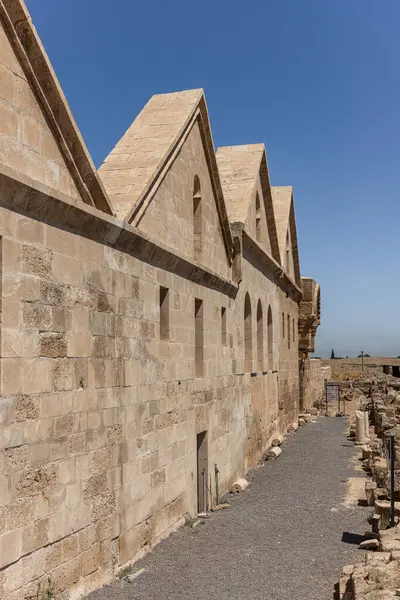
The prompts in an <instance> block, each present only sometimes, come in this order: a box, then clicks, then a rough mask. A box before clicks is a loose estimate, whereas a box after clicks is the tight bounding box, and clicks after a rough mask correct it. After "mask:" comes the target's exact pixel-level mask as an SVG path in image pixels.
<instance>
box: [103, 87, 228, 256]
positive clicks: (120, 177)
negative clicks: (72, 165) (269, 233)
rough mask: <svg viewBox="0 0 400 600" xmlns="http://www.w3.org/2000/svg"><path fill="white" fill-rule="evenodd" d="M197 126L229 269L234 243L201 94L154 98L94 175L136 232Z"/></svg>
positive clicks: (117, 210) (197, 91)
mask: <svg viewBox="0 0 400 600" xmlns="http://www.w3.org/2000/svg"><path fill="white" fill-rule="evenodd" d="M196 122H197V123H198V124H199V128H200V133H201V137H202V143H203V148H204V152H205V156H206V160H207V165H208V169H209V173H210V177H211V180H212V187H213V193H214V197H215V200H216V206H217V211H218V216H219V221H220V226H221V231H222V235H223V239H224V244H225V249H226V253H227V256H228V259H229V262H230V263H231V261H232V257H233V240H232V234H231V230H230V226H229V220H228V215H227V212H226V207H225V202H224V198H223V194H222V188H221V183H220V180H219V174H218V168H217V163H216V159H215V151H214V144H213V140H212V136H211V129H210V124H209V119H208V112H207V106H206V102H205V98H204V93H203V90H202V89H199V90H188V91H183V92H175V93H172V94H158V95H155V96H153V97H152V98H151V99H150V101H149V102H148V103H147V104H146V106H145V107H144V109H143V110H142V111H141V113H140V114H139V115H138V117H137V118H136V120H135V121H134V122H133V123H132V125H131V126H130V127H129V129H128V131H127V132H126V133H125V135H124V136H123V137H122V138H121V139H120V140H119V142H118V143H117V145H116V146H115V148H114V149H113V150H112V152H111V153H110V154H109V155H108V156H107V158H106V159H105V160H104V162H103V164H102V165H101V167H100V169H99V174H100V176H101V178H102V181H103V183H104V186H105V188H106V190H107V192H108V194H109V195H110V197H111V199H112V202H113V205H114V207H115V210H116V212H117V214H118V217H119V218H121V219H124V220H126V221H128V222H129V223H132V224H133V225H135V226H139V227H140V222H141V220H142V219H143V216H144V214H145V213H146V210H147V208H148V206H149V205H150V203H151V201H152V198H153V196H154V194H155V192H156V190H157V189H158V187H159V186H160V185H161V183H162V181H163V179H164V178H165V176H166V174H167V172H168V170H169V168H170V167H171V165H172V164H173V162H174V160H175V159H176V157H177V155H178V153H179V150H180V148H181V147H182V144H183V143H184V141H185V139H186V137H187V136H188V135H189V132H190V131H191V129H192V127H193V125H194V124H195V123H196Z"/></svg>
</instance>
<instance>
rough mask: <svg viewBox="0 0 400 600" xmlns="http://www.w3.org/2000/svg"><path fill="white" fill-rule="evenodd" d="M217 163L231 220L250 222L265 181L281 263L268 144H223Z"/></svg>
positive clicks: (266, 204) (273, 239)
mask: <svg viewBox="0 0 400 600" xmlns="http://www.w3.org/2000/svg"><path fill="white" fill-rule="evenodd" d="M217 164H218V169H219V172H220V177H221V184H222V189H223V193H224V198H225V202H226V207H227V211H228V216H229V220H230V222H231V223H242V224H243V225H245V224H246V221H247V218H248V214H249V210H250V206H251V203H252V201H254V190H255V187H256V185H257V181H258V178H259V179H260V182H261V188H262V195H263V199H264V208H265V214H266V220H267V227H268V236H269V240H270V244H271V253H272V257H273V258H274V259H275V260H276V261H277V262H278V263H279V262H280V256H279V246H278V238H277V232H276V226H275V217H274V207H273V203H272V196H271V185H270V180H269V173H268V165H267V158H266V153H265V146H264V144H247V145H244V146H223V147H221V148H218V150H217Z"/></svg>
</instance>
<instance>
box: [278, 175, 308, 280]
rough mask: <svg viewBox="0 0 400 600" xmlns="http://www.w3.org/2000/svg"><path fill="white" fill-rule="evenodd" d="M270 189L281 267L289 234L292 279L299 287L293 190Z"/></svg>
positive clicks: (283, 187)
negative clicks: (292, 270)
mask: <svg viewBox="0 0 400 600" xmlns="http://www.w3.org/2000/svg"><path fill="white" fill-rule="evenodd" d="M271 189H272V198H273V205H274V212H275V222H276V230H277V234H278V243H279V252H280V255H281V265H282V266H284V259H285V252H286V240H287V235H288V232H289V233H290V241H291V250H292V257H293V267H294V278H295V282H296V283H297V285H298V286H299V287H300V286H301V278H300V261H299V250H298V243H297V230H296V217H295V212H294V202H293V189H292V187H291V186H273V187H272V188H271Z"/></svg>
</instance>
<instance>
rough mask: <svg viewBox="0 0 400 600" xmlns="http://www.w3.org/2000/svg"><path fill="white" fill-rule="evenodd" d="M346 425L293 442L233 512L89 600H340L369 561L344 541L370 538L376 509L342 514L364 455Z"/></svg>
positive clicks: (330, 423) (339, 422) (313, 427)
mask: <svg viewBox="0 0 400 600" xmlns="http://www.w3.org/2000/svg"><path fill="white" fill-rule="evenodd" d="M346 430H347V424H346V423H345V421H344V420H343V419H340V418H327V417H319V422H318V423H316V424H309V425H307V426H303V427H302V428H300V429H299V430H298V431H297V433H296V434H295V435H293V436H290V437H289V438H288V439H287V440H285V442H284V444H283V445H282V449H283V453H282V455H281V456H280V458H279V459H278V460H276V461H275V462H269V463H266V464H265V465H264V466H262V467H260V468H258V469H255V470H254V471H252V472H251V473H250V474H249V477H248V478H249V480H250V481H251V486H250V487H249V488H248V490H247V491H246V492H244V493H243V494H241V495H237V496H235V497H232V496H228V499H229V502H231V503H232V507H231V508H230V509H228V510H225V511H220V512H217V513H215V514H214V515H213V516H212V517H211V518H209V519H207V520H206V522H205V524H204V525H199V526H198V527H197V528H196V529H195V530H193V529H192V528H191V527H188V526H186V527H183V528H182V529H180V530H179V531H178V532H176V533H175V534H173V535H172V536H171V537H170V538H169V539H167V540H164V541H163V542H161V544H159V545H158V546H157V547H156V548H155V549H154V551H153V552H152V553H150V554H148V555H147V556H146V557H145V558H144V559H143V560H141V561H140V562H138V563H137V564H136V565H135V567H138V568H139V567H145V572H144V573H143V574H141V575H140V576H139V577H138V578H137V579H136V580H135V582H133V583H126V582H122V583H121V582H115V583H113V584H112V585H110V586H106V587H104V588H102V589H101V590H98V591H97V592H95V593H94V594H92V595H91V596H90V597H89V598H90V600H188V599H190V600H232V599H235V600H236V599H237V600H239V599H240V600H294V599H296V600H332V598H333V597H334V585H335V583H336V581H337V578H338V574H339V572H340V569H341V567H342V566H343V565H345V564H349V563H352V562H354V561H355V560H357V559H358V560H359V559H360V558H361V551H360V550H358V548H357V545H354V544H349V543H345V542H342V541H341V539H342V535H343V533H344V532H346V531H347V532H350V533H354V534H358V535H359V534H363V533H364V531H365V530H366V529H367V528H368V526H367V523H366V516H367V514H368V513H369V511H370V509H366V508H360V507H357V508H354V507H350V508H349V507H346V506H344V505H342V502H343V499H344V496H345V491H346V486H345V483H344V481H345V480H346V479H347V478H348V477H354V476H357V475H359V476H362V473H360V472H358V473H357V472H355V471H354V466H355V465H354V460H353V461H352V460H351V459H354V457H356V456H357V454H358V451H357V450H356V449H355V448H353V447H352V445H350V444H349V442H348V441H347V439H346V436H345V432H346Z"/></svg>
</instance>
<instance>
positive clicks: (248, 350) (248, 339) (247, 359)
mask: <svg viewBox="0 0 400 600" xmlns="http://www.w3.org/2000/svg"><path fill="white" fill-rule="evenodd" d="M252 363H253V332H252V323H251V302H250V296H249V293H248V292H247V293H246V297H245V300H244V370H245V372H246V373H251V371H252Z"/></svg>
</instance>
